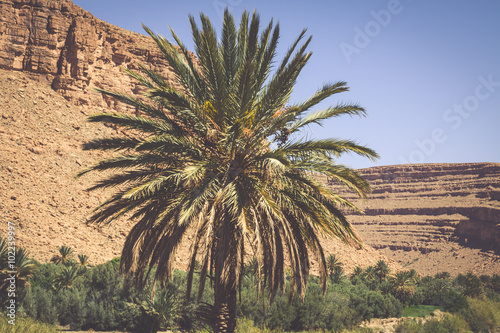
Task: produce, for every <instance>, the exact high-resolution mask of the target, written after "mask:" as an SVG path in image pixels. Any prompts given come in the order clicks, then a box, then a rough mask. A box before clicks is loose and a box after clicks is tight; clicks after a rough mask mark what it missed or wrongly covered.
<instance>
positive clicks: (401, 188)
mask: <svg viewBox="0 0 500 333" xmlns="http://www.w3.org/2000/svg"><path fill="white" fill-rule="evenodd" d="M360 172H361V173H362V174H363V175H364V177H365V178H366V179H367V180H368V181H369V182H370V183H371V185H372V190H373V193H372V195H371V196H370V199H369V200H366V201H358V205H359V206H361V207H362V208H363V209H364V214H354V213H351V215H350V219H351V221H352V222H353V224H355V226H356V228H357V229H358V231H359V232H360V234H361V235H362V236H363V238H364V240H365V241H366V242H367V243H368V244H370V245H371V246H373V247H374V248H377V249H379V250H381V251H382V252H383V253H384V254H385V255H387V256H389V257H391V258H393V259H395V260H397V261H399V262H400V263H401V264H403V265H408V267H410V268H417V269H419V270H423V271H426V272H430V273H436V272H438V271H440V270H448V271H449V272H450V273H458V272H463V271H467V270H469V269H470V270H473V271H476V272H477V273H488V272H489V273H495V272H496V273H498V272H500V259H499V258H500V257H499V254H500V164H498V163H461V164H420V165H396V166H384V167H375V168H369V169H363V170H360ZM325 181H327V180H325ZM330 183H331V182H330ZM331 184H332V186H335V185H334V184H333V183H331ZM335 188H336V189H337V191H339V192H343V191H344V190H343V189H342V188H340V187H335ZM345 195H347V196H349V194H347V193H345ZM353 199H354V198H353Z"/></svg>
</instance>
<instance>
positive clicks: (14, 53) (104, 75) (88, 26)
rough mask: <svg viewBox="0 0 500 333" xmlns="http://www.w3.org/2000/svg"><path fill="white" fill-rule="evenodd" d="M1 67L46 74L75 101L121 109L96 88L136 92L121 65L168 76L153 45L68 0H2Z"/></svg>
mask: <svg viewBox="0 0 500 333" xmlns="http://www.w3.org/2000/svg"><path fill="white" fill-rule="evenodd" d="M0 13H1V15H0V68H4V69H10V70H17V71H28V72H32V73H39V74H44V75H46V77H47V80H48V81H49V82H50V83H51V86H52V88H53V89H54V90H55V91H57V92H58V93H60V94H61V95H62V96H64V97H65V98H66V100H68V101H70V102H71V103H72V104H74V105H82V106H94V107H95V106H98V107H107V108H112V109H116V110H120V109H121V108H123V107H124V106H123V105H121V104H118V103H116V101H114V100H112V99H109V98H107V97H103V96H102V95H101V94H96V93H94V92H93V89H94V88H101V89H111V90H115V91H120V92H124V93H128V94H137V93H138V92H139V90H140V88H139V86H138V85H137V83H136V82H134V81H132V80H131V79H130V78H129V77H128V76H126V75H124V73H123V72H122V71H121V68H127V69H132V70H135V69H138V66H137V64H143V65H146V66H148V67H150V68H152V69H154V70H156V71H158V72H161V73H162V74H163V75H164V76H165V77H166V78H167V79H168V78H169V77H170V76H171V73H170V71H169V66H168V64H167V63H166V62H165V60H164V59H163V58H162V56H161V54H160V52H159V51H157V47H156V44H154V42H153V41H152V40H151V39H150V38H148V37H146V36H144V35H141V34H138V33H134V32H130V31H127V30H124V29H121V28H119V27H116V26H114V25H111V24H109V23H107V22H104V21H102V20H100V19H98V18H96V17H94V16H93V15H92V14H90V13H89V12H87V11H85V10H83V9H82V8H80V7H78V6H76V5H74V4H73V3H72V2H71V1H70V0H0Z"/></svg>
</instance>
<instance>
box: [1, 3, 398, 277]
mask: <svg viewBox="0 0 500 333" xmlns="http://www.w3.org/2000/svg"><path fill="white" fill-rule="evenodd" d="M0 13H1V16H0V27H1V29H0V67H1V68H3V69H2V70H0V103H1V104H2V105H3V109H2V111H1V114H0V153H1V164H0V168H1V169H2V172H1V175H0V184H1V186H2V189H4V190H3V191H1V192H0V232H1V233H2V234H4V235H5V234H6V229H7V222H8V221H12V222H14V223H15V224H16V235H17V244H18V245H20V246H24V247H26V248H28V249H29V250H30V252H31V254H32V256H34V257H35V258H36V259H38V260H40V261H47V260H49V259H50V258H51V257H52V256H53V255H54V254H55V253H56V247H57V246H61V245H67V246H71V247H73V248H74V249H75V252H76V253H82V254H87V255H89V257H90V262H91V263H93V264H96V263H100V262H103V261H106V260H109V259H112V258H113V257H116V256H118V255H120V251H121V248H122V245H123V242H124V240H125V236H126V234H127V232H128V231H129V230H130V228H131V226H132V222H130V221H127V220H123V221H121V222H120V223H116V224H113V225H110V226H103V227H97V226H92V225H87V224H86V216H88V215H89V214H90V213H91V211H92V208H94V207H96V206H97V205H98V204H99V203H100V202H102V201H103V200H104V199H105V198H106V197H107V196H108V195H109V193H106V192H99V193H98V192H90V193H89V192H87V191H85V189H86V188H88V187H90V186H91V185H92V184H93V183H94V182H95V181H96V180H97V179H98V178H97V175H90V176H89V177H87V176H85V177H83V178H82V179H78V180H76V179H75V175H76V174H77V173H78V171H80V170H82V169H83V168H84V167H85V166H88V165H91V164H92V163H94V162H96V161H97V160H99V159H102V158H103V157H104V154H99V153H95V152H88V151H84V150H82V145H83V143H84V142H86V141H89V140H90V139H93V138H96V137H102V136H107V135H109V134H111V133H113V131H114V129H113V128H102V127H101V126H99V125H95V124H89V123H86V122H85V119H86V116H87V115H88V114H90V113H93V112H96V111H101V110H103V109H116V110H120V108H122V106H121V105H119V104H116V103H114V101H111V100H105V99H103V97H102V96H101V95H100V94H98V93H95V92H93V90H92V88H95V87H100V88H105V89H106V88H110V89H113V90H120V91H123V92H126V93H132V94H136V93H138V91H139V88H138V87H137V86H136V85H135V83H133V82H131V81H130V80H129V79H128V77H126V76H125V75H124V74H123V73H122V72H121V71H120V66H122V67H126V68H132V69H134V68H136V67H137V65H136V63H142V64H146V65H148V66H151V67H152V68H154V69H156V70H160V71H162V72H163V74H164V75H165V76H166V77H167V78H168V76H169V72H168V66H167V64H165V63H164V62H162V60H161V57H160V56H159V54H158V53H155V51H154V50H156V48H155V47H154V45H153V44H152V42H151V41H150V40H149V39H148V38H147V37H145V36H143V35H140V34H136V33H132V32H129V31H126V30H123V29H120V28H118V27H115V26H113V25H110V24H108V23H106V22H104V21H102V20H99V19H97V18H95V17H93V16H92V15H91V14H90V13H88V12H86V11H84V10H83V9H81V8H80V7H78V6H75V5H74V4H73V3H72V2H71V1H59V0H58V1H54V0H31V1H26V0H23V1H21V0H0ZM189 246H190V237H189V236H188V237H187V239H186V241H185V242H184V246H183V247H182V248H181V249H180V250H179V251H178V254H177V262H178V264H179V267H181V268H182V267H183V263H184V262H185V260H182V259H183V258H185V256H186V252H187V251H188V250H189ZM324 247H325V251H326V252H327V253H336V254H337V255H338V256H339V257H340V258H341V261H343V262H344V263H345V264H346V270H347V271H350V270H351V269H353V268H354V267H355V266H357V265H360V266H367V265H372V264H374V263H375V262H377V261H378V260H379V259H386V260H387V258H385V257H384V256H383V255H381V254H380V253H379V252H378V251H376V250H374V249H373V248H372V247H370V246H366V247H365V248H363V249H355V248H353V247H349V246H347V245H345V244H342V243H340V242H337V241H335V240H333V241H332V240H329V241H325V242H324ZM389 263H390V265H391V266H392V267H393V268H397V267H399V265H398V264H396V263H395V262H393V261H390V262H389ZM313 268H314V264H313Z"/></svg>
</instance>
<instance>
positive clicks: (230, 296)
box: [214, 220, 239, 333]
mask: <svg viewBox="0 0 500 333" xmlns="http://www.w3.org/2000/svg"><path fill="white" fill-rule="evenodd" d="M222 223H223V226H222V227H221V233H220V234H219V235H220V241H219V242H218V246H217V250H216V251H217V254H216V256H215V284H214V294H215V295H214V310H215V323H214V332H215V333H233V332H234V331H235V329H236V300H237V290H238V288H237V286H238V283H237V280H238V279H237V262H238V252H239V251H238V246H239V245H238V244H239V242H238V238H239V237H238V230H237V227H236V223H235V221H227V220H226V221H224V222H222Z"/></svg>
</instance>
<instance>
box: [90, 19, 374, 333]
mask: <svg viewBox="0 0 500 333" xmlns="http://www.w3.org/2000/svg"><path fill="white" fill-rule="evenodd" d="M200 19H201V24H202V25H201V28H199V27H198V24H197V22H196V20H195V19H194V18H193V17H190V22H191V27H192V34H193V39H194V44H195V52H196V55H197V57H198V59H197V60H196V61H195V60H194V59H193V58H192V56H191V55H190V53H189V52H188V51H187V49H186V48H185V46H184V44H183V43H182V42H181V41H180V40H179V38H178V37H177V35H176V34H175V33H174V32H173V31H172V34H173V38H174V40H175V41H176V43H177V45H178V46H175V47H174V45H173V44H171V43H170V42H169V41H168V40H167V39H166V38H164V37H162V36H159V35H156V34H154V33H153V32H152V31H151V30H149V29H148V28H145V29H146V31H147V32H148V33H149V35H150V36H151V37H152V38H153V40H154V41H155V42H156V44H157V46H158V48H159V49H160V51H161V52H162V54H163V56H164V58H165V60H166V61H167V62H168V64H169V65H170V67H171V69H172V72H173V78H174V81H175V82H169V81H167V80H166V79H165V78H164V77H162V76H161V75H159V74H158V73H156V72H154V71H152V70H150V69H149V68H147V67H145V66H139V68H140V72H135V71H131V70H127V69H125V72H126V73H127V74H128V75H129V76H131V77H132V78H133V79H135V80H137V81H138V82H139V83H140V84H141V85H142V86H143V87H144V88H145V89H144V90H145V93H144V96H142V97H141V98H137V97H134V96H126V95H123V94H120V93H116V92H112V91H104V90H100V91H101V92H102V93H103V94H105V95H107V96H110V97H113V98H115V99H117V100H119V101H121V102H123V103H125V104H128V105H130V106H131V107H133V108H134V109H135V110H136V112H135V115H132V114H125V113H116V112H105V113H101V114H97V115H93V116H91V117H90V118H89V120H90V121H92V122H101V123H110V124H114V125H115V126H117V127H118V128H123V129H128V130H129V131H128V132H127V135H125V136H121V137H118V136H116V137H111V138H98V139H96V140H93V141H92V142H91V143H90V144H88V145H86V147H87V148H88V149H98V150H114V151H120V152H121V154H120V155H118V156H116V157H114V158H111V159H108V160H104V161H101V162H99V163H97V164H95V165H94V166H92V167H90V168H88V169H86V170H84V171H82V172H81V173H80V175H83V174H85V173H87V172H90V171H103V170H113V171H114V172H115V173H114V174H113V175H111V176H109V177H108V178H105V179H103V180H101V181H100V182H99V183H97V184H96V185H95V186H94V187H92V189H98V188H107V187H117V188H118V190H117V191H116V193H115V194H114V195H113V196H112V197H110V198H109V199H108V200H107V201H105V202H104V203H103V204H102V205H100V206H99V207H97V209H96V210H95V213H94V215H93V216H92V217H91V218H90V221H91V222H94V223H111V222H112V221H114V220H116V219H117V218H119V217H121V216H123V215H124V214H129V216H130V217H131V218H132V219H134V220H135V221H136V224H135V226H134V227H133V228H132V230H131V231H130V233H129V234H128V236H127V239H126V241H125V244H124V248H123V251H122V256H121V263H120V265H121V271H122V272H126V273H131V274H133V275H134V276H135V277H136V281H137V282H138V283H141V280H142V279H143V277H144V276H147V274H146V273H148V272H150V269H151V267H153V265H157V269H156V271H155V273H154V279H155V281H159V282H160V284H164V283H165V281H166V280H168V279H170V278H171V276H172V275H171V268H172V263H173V259H174V258H175V256H174V253H175V251H176V249H177V248H178V246H179V244H181V242H182V241H183V239H184V237H185V236H186V234H188V233H190V234H193V235H194V240H193V241H192V248H191V252H190V257H189V263H190V264H189V269H188V279H187V281H188V282H187V288H186V289H187V291H186V297H187V298H188V299H189V298H191V297H192V295H191V294H192V290H191V289H192V288H191V284H192V281H193V274H194V270H195V263H196V262H197V261H199V262H200V263H201V270H200V272H199V275H200V283H199V286H200V287H199V290H198V299H200V297H201V295H202V294H203V291H204V286H205V281H206V279H207V277H209V278H213V286H214V303H213V304H205V306H204V307H202V308H200V313H201V314H203V317H204V318H205V320H206V321H207V322H208V323H209V324H210V325H211V326H212V328H213V329H214V331H216V332H234V329H235V325H236V299H237V286H238V285H239V283H240V278H241V277H242V272H243V267H244V255H245V253H246V248H247V247H249V246H250V247H252V249H253V251H252V252H253V253H255V256H256V259H257V261H258V264H259V265H258V266H259V267H260V268H261V274H260V275H259V276H258V278H259V279H260V280H261V281H262V283H261V284H260V285H261V286H262V290H264V289H266V290H267V291H268V292H269V295H270V297H271V298H272V296H273V295H274V294H275V293H276V291H277V290H278V289H282V290H284V288H285V281H286V279H285V271H286V267H285V259H288V262H289V263H290V266H291V268H290V269H291V288H290V289H291V290H292V292H297V293H298V294H299V295H300V297H302V298H303V297H304V295H305V291H306V284H307V279H308V275H309V269H310V260H311V259H310V255H311V254H313V255H314V256H315V257H316V258H317V260H318V263H319V271H320V275H321V278H322V281H323V290H324V291H326V281H327V264H326V260H325V256H324V253H323V248H322V245H321V243H320V241H319V237H318V234H323V235H327V236H330V237H336V238H338V239H340V240H342V241H344V242H348V243H350V244H360V239H359V238H358V236H357V235H356V233H355V232H354V230H353V228H352V227H351V225H350V224H349V222H348V221H347V220H346V218H345V216H344V214H343V212H342V209H343V208H346V209H355V210H356V209H357V208H356V207H355V206H354V205H353V204H352V203H351V202H350V201H348V200H346V199H345V198H343V197H341V196H339V195H338V194H336V193H334V192H333V191H332V190H331V189H330V188H329V187H328V186H326V185H325V184H323V183H321V182H320V181H319V180H318V178H317V177H316V176H319V175H323V176H327V177H330V178H332V179H334V180H335V181H336V182H338V183H339V184H343V185H345V186H347V187H348V188H349V189H350V190H352V191H354V193H356V194H357V195H359V196H360V197H365V196H366V194H367V193H369V191H370V187H369V184H368V183H367V182H366V181H365V180H364V179H363V178H362V177H361V176H360V174H358V173H357V172H356V171H355V170H353V169H351V168H349V167H346V166H343V165H341V164H338V163H337V162H336V161H335V160H336V159H337V158H338V157H339V156H341V155H343V154H345V153H354V154H358V155H361V156H363V157H367V158H370V159H374V158H376V157H377V154H376V153H375V152H374V151H373V150H371V149H369V148H367V147H364V146H360V145H358V144H356V143H355V142H353V141H351V140H342V139H333V138H330V139H320V140H314V139H306V138H303V137H301V136H300V131H301V130H302V129H304V128H306V127H308V126H309V125H314V124H321V123H322V122H323V121H324V120H326V119H330V118H333V117H338V116H341V115H351V116H352V115H360V116H362V115H364V114H365V111H364V109H363V108H362V107H360V106H358V105H351V104H344V103H339V104H337V105H334V106H331V107H327V108H325V109H322V110H318V111H314V112H312V111H311V110H312V109H313V108H314V107H315V106H316V105H318V104H319V103H321V102H322V101H324V100H325V99H327V98H328V97H331V96H333V95H335V94H338V93H341V92H345V91H347V90H348V87H347V86H346V83H345V82H334V83H327V84H325V85H324V86H323V87H322V88H320V89H319V90H318V91H317V92H316V93H315V94H314V95H313V96H312V97H311V98H309V99H307V100H306V101H304V102H299V103H291V102H290V95H291V93H292V90H293V87H294V85H295V83H296V80H297V77H298V75H299V74H300V72H301V71H302V69H303V68H304V66H305V65H306V64H307V62H308V60H309V59H310V57H311V53H310V52H307V47H308V45H309V43H310V41H311V38H307V39H305V40H304V38H305V34H306V31H305V30H304V31H303V32H302V33H301V34H300V35H299V36H298V38H297V39H296V40H295V42H294V43H293V44H292V46H291V47H290V49H289V50H288V51H287V52H286V53H285V55H284V58H283V60H282V61H276V54H277V48H276V47H277V44H278V39H279V25H275V26H274V27H273V23H272V22H270V23H269V24H268V25H266V26H265V27H264V30H263V31H262V32H261V33H259V29H260V19H259V16H258V15H257V13H255V12H254V14H253V16H251V17H250V15H249V13H247V12H246V11H245V12H244V13H243V14H242V17H241V21H240V24H239V27H238V26H237V25H236V24H235V22H234V18H233V16H232V15H231V14H230V13H229V11H228V10H226V11H225V13H224V22H223V28H222V35H221V36H220V38H218V37H217V34H216V32H215V30H214V28H213V26H212V24H211V22H210V20H209V19H208V17H206V16H205V15H203V14H202V15H200ZM275 64H276V67H275ZM177 87H181V88H177Z"/></svg>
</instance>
